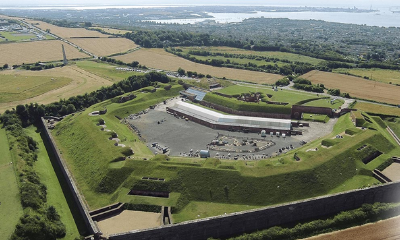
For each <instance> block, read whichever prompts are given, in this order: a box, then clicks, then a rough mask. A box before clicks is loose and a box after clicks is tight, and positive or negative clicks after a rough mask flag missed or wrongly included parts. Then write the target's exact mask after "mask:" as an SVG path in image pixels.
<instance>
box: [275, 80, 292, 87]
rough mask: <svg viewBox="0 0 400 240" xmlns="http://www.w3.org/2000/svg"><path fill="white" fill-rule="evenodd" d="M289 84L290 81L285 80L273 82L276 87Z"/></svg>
mask: <svg viewBox="0 0 400 240" xmlns="http://www.w3.org/2000/svg"><path fill="white" fill-rule="evenodd" d="M289 84H290V81H289V79H287V78H282V79H279V80H278V81H276V82H275V85H277V86H287V85H289Z"/></svg>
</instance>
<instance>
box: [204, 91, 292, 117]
mask: <svg viewBox="0 0 400 240" xmlns="http://www.w3.org/2000/svg"><path fill="white" fill-rule="evenodd" d="M203 100H204V101H206V102H209V103H214V104H217V105H221V106H224V107H228V108H230V109H233V110H237V111H248V112H265V113H281V114H290V113H291V108H290V107H289V106H282V105H273V104H266V103H264V102H261V103H250V102H244V101H240V100H237V99H235V98H226V97H222V96H219V95H216V94H213V93H207V94H206V96H205V97H204V99H203Z"/></svg>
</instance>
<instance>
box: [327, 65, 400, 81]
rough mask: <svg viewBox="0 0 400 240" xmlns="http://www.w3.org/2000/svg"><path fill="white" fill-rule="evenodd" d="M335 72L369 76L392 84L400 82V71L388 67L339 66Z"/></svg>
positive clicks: (370, 78) (371, 78)
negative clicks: (348, 67) (346, 67)
mask: <svg viewBox="0 0 400 240" xmlns="http://www.w3.org/2000/svg"><path fill="white" fill-rule="evenodd" d="M333 72H337V73H349V74H352V75H355V76H360V77H362V78H368V79H369V80H373V81H378V82H384V83H390V84H400V72H399V71H396V70H388V69H378V68H372V69H365V68H352V69H345V68H338V69H334V70H333Z"/></svg>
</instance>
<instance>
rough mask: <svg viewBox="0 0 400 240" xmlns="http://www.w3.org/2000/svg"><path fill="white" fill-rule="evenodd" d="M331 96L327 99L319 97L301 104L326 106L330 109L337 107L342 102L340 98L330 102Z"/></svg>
mask: <svg viewBox="0 0 400 240" xmlns="http://www.w3.org/2000/svg"><path fill="white" fill-rule="evenodd" d="M331 100H333V99H332V98H328V99H319V100H315V101H311V102H307V103H305V104H303V105H304V106H313V107H328V108H332V109H338V108H339V107H341V106H342V105H343V103H344V101H343V100H342V99H336V100H335V101H333V102H331Z"/></svg>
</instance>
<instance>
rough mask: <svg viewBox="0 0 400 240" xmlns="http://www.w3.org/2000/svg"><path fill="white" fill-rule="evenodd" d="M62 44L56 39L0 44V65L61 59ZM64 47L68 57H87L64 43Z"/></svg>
mask: <svg viewBox="0 0 400 240" xmlns="http://www.w3.org/2000/svg"><path fill="white" fill-rule="evenodd" d="M62 44H63V43H62V42H61V41H58V40H48V41H36V42H23V43H7V44H0V52H1V55H0V65H1V66H3V64H6V63H7V64H8V65H9V66H12V65H14V64H16V65H21V64H23V63H26V64H27V63H35V62H40V61H42V62H50V61H60V60H62V59H63V54H62V49H61V45H62ZM64 48H65V53H66V55H67V58H68V59H77V58H87V57H88V55H86V54H84V53H82V52H79V51H78V50H77V49H76V48H74V47H72V46H70V45H68V44H64Z"/></svg>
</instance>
